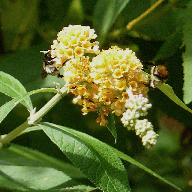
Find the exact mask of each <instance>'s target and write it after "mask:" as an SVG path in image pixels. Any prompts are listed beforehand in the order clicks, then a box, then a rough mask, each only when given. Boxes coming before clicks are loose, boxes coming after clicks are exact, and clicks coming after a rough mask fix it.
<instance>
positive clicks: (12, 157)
mask: <svg viewBox="0 0 193 192" xmlns="http://www.w3.org/2000/svg"><path fill="white" fill-rule="evenodd" d="M0 157H1V158H0V165H16V166H40V167H50V168H54V169H57V170H58V171H62V172H64V173H65V174H66V175H68V176H69V177H71V178H85V176H84V175H83V174H82V173H81V172H80V170H79V169H77V168H75V167H74V166H72V165H71V164H69V163H66V162H62V161H60V160H58V159H55V158H53V157H50V156H48V155H46V154H44V153H41V152H39V151H36V150H32V149H29V148H27V147H23V146H19V145H15V144H12V145H11V146H10V147H9V148H3V149H1V150H0Z"/></svg>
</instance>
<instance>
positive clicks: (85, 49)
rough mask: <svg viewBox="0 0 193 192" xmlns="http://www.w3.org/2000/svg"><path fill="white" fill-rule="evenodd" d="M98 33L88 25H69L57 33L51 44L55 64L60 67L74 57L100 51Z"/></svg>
mask: <svg viewBox="0 0 193 192" xmlns="http://www.w3.org/2000/svg"><path fill="white" fill-rule="evenodd" d="M96 37H97V35H96V34H95V31H94V29H91V28H90V27H88V26H81V25H69V26H68V27H64V28H63V29H62V31H60V32H59V33H58V35H57V39H56V40H54V41H53V45H52V46H51V57H52V59H53V61H54V66H55V67H56V68H57V69H60V68H61V67H62V66H63V65H64V63H65V62H66V61H68V60H70V59H72V58H77V57H82V56H84V55H85V54H87V53H94V54H97V53H98V52H99V47H98V42H97V41H95V39H96Z"/></svg>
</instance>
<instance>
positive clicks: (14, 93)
mask: <svg viewBox="0 0 193 192" xmlns="http://www.w3.org/2000/svg"><path fill="white" fill-rule="evenodd" d="M0 82H1V83H0V92H1V93H4V94H5V95H7V96H9V97H12V98H21V97H23V96H24V95H26V94H27V91H26V90H25V88H24V86H23V85H22V84H21V83H20V82H19V81H18V80H17V79H15V78H14V77H12V76H11V75H9V74H7V73H4V72H2V71H0ZM21 103H22V104H23V105H24V106H26V107H27V109H28V110H31V109H32V108H33V106H32V102H31V100H30V98H29V97H26V98H25V99H24V101H22V102H21Z"/></svg>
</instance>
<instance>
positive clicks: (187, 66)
mask: <svg viewBox="0 0 193 192" xmlns="http://www.w3.org/2000/svg"><path fill="white" fill-rule="evenodd" d="M191 10H192V6H191V4H190V6H189V7H188V9H187V10H186V11H187V17H186V23H185V25H184V26H183V35H184V38H183V40H184V44H185V53H184V54H183V60H184V62H183V68H184V86H183V91H184V98H183V100H184V102H185V103H186V104H188V103H190V102H191V101H192V20H191V19H192V15H191V13H192V11H191Z"/></svg>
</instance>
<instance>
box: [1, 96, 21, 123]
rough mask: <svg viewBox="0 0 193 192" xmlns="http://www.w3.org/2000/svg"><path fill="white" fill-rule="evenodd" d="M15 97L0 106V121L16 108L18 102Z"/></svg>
mask: <svg viewBox="0 0 193 192" xmlns="http://www.w3.org/2000/svg"><path fill="white" fill-rule="evenodd" d="M18 103H19V102H17V101H16V100H15V99H12V100H11V101H9V102H7V103H5V104H4V105H2V106H1V107H0V123H1V122H2V121H3V119H5V118H6V117H7V115H8V114H9V113H10V112H11V111H12V110H13V109H14V107H15V106H16V105H17V104H18Z"/></svg>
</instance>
